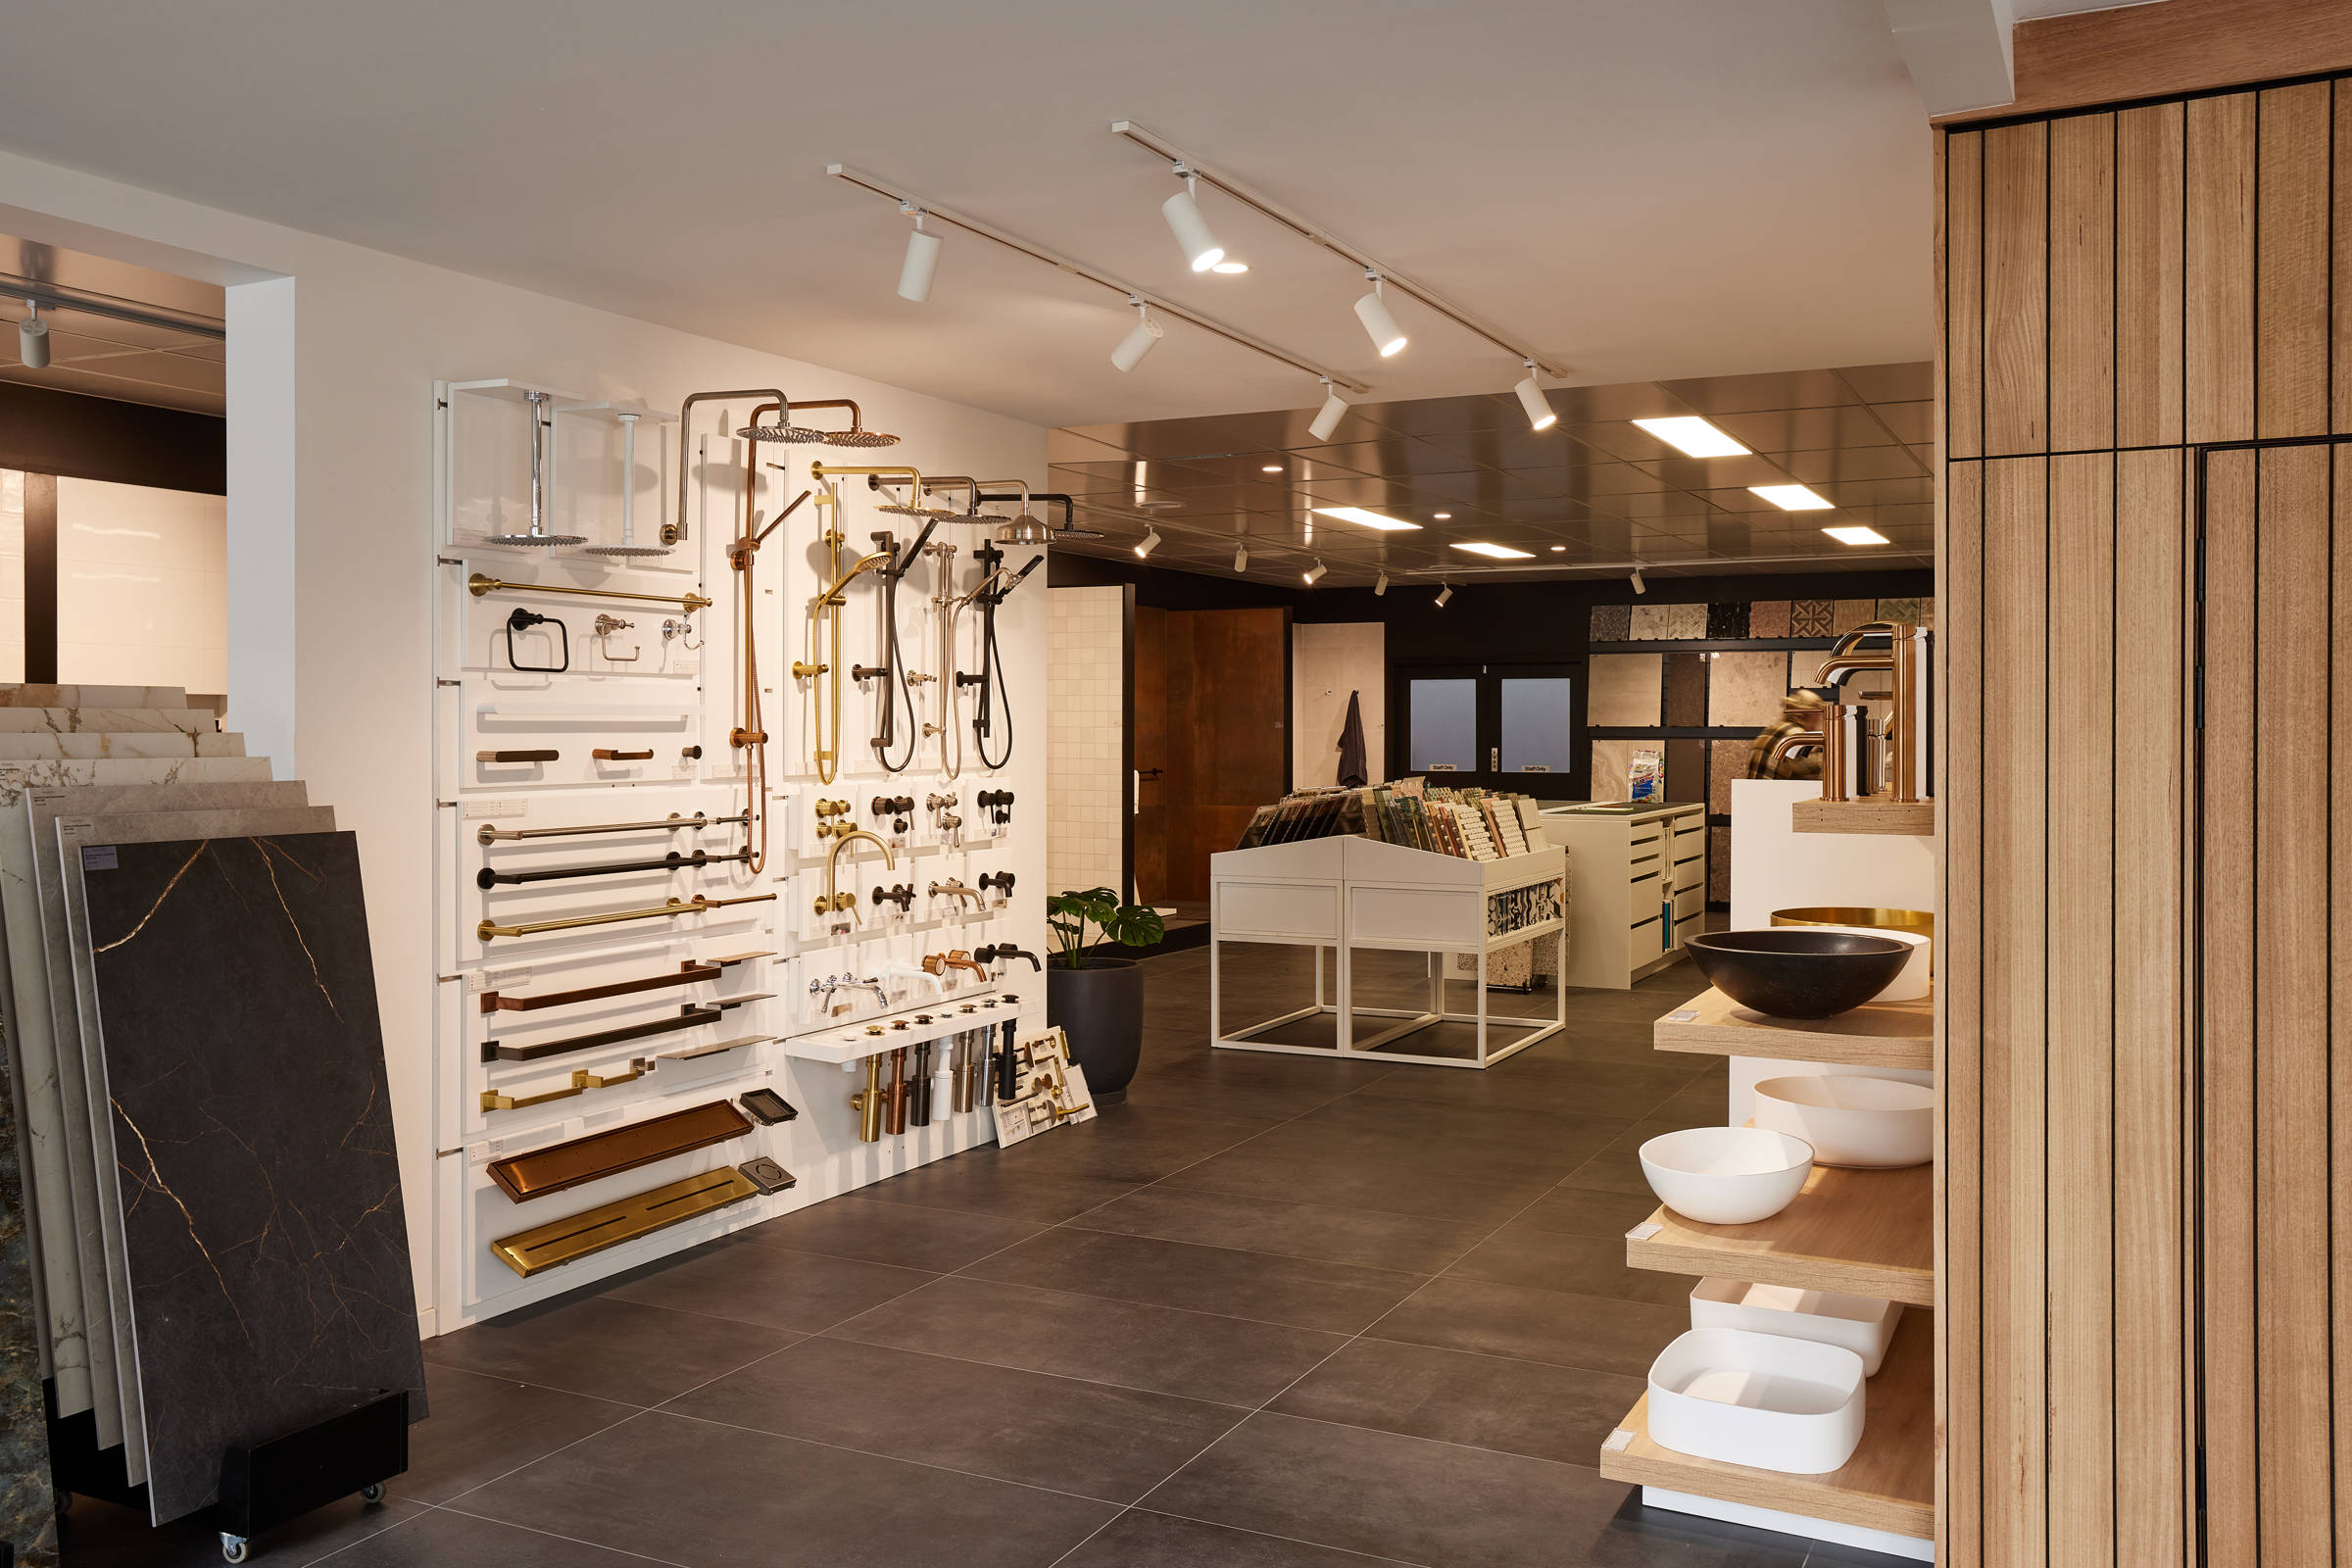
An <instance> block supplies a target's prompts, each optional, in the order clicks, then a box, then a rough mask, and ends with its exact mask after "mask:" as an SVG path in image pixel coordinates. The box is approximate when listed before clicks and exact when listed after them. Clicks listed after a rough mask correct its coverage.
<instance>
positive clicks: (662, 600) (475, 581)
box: [466, 571, 711, 615]
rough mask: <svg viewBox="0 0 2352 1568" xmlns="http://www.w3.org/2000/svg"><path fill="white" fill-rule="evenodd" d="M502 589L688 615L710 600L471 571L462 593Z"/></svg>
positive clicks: (705, 607)
mask: <svg viewBox="0 0 2352 1568" xmlns="http://www.w3.org/2000/svg"><path fill="white" fill-rule="evenodd" d="M502 588H508V589H513V590H514V591H515V592H517V593H526V594H572V595H575V596H577V597H579V598H581V599H632V600H635V601H637V602H639V603H640V604H648V605H677V606H679V607H680V608H682V609H683V610H684V611H685V612H686V613H688V614H689V615H691V614H693V613H695V612H696V611H698V610H708V609H710V608H711V601H710V600H708V599H705V598H704V597H703V596H702V595H701V594H633V593H623V592H622V591H621V590H620V589H618V588H568V587H565V586H564V584H562V583H553V582H508V581H507V580H506V579H505V578H503V577H489V576H485V575H483V574H482V573H481V572H478V571H477V572H475V573H474V574H473V575H472V576H470V577H468V578H466V592H468V593H470V594H472V595H473V597H474V598H476V599H479V598H481V597H482V595H484V594H492V593H497V592H498V591H499V590H500V589H502Z"/></svg>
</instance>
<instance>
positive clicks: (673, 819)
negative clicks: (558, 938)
mask: <svg viewBox="0 0 2352 1568" xmlns="http://www.w3.org/2000/svg"><path fill="white" fill-rule="evenodd" d="M750 820H751V813H750V812H749V811H746V812H744V813H742V814H741V815H739V816H705V815H704V814H703V813H702V812H700V811H697V812H695V813H694V814H693V815H692V816H680V815H678V814H677V813H676V812H674V811H673V812H671V813H670V814H669V815H668V816H665V817H662V816H658V817H655V818H654V819H653V820H652V821H650V822H597V823H594V824H592V825H590V826H587V827H491V826H490V825H489V824H487V823H484V824H483V826H482V830H481V831H480V832H478V833H476V834H474V836H473V837H474V842H475V843H477V844H496V843H497V842H498V841H499V840H501V839H560V838H572V837H575V836H584V835H586V834H590V833H645V832H650V831H652V830H653V829H655V828H662V827H694V828H702V827H727V826H730V825H735V824H746V823H749V822H750Z"/></svg>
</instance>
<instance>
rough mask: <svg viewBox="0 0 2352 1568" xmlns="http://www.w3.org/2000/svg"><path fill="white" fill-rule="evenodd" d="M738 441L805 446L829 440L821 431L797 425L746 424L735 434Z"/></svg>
mask: <svg viewBox="0 0 2352 1568" xmlns="http://www.w3.org/2000/svg"><path fill="white" fill-rule="evenodd" d="M735 438H736V439H737V440H739V441H785V442H794V443H798V444H800V445H803V446H806V445H808V444H809V443H810V442H816V441H824V440H827V439H829V437H827V436H826V434H825V432H824V431H822V430H811V429H809V428H808V427H807V426H805V425H798V424H747V425H745V426H744V427H743V428H742V429H740V430H738V431H736V432H735Z"/></svg>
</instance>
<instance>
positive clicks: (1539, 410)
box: [1511, 360, 1560, 430]
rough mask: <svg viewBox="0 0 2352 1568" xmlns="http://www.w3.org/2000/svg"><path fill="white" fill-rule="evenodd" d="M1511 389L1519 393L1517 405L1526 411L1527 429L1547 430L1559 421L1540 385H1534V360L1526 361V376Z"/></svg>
mask: <svg viewBox="0 0 2352 1568" xmlns="http://www.w3.org/2000/svg"><path fill="white" fill-rule="evenodd" d="M1511 390H1512V391H1514V392H1516V393H1518V394H1519V406H1520V407H1521V408H1523V409H1525V410H1526V411H1527V425H1528V428H1529V429H1531V430H1548V429H1550V428H1551V427H1552V426H1553V425H1555V424H1557V423H1559V422H1560V416H1559V414H1558V412H1557V411H1555V410H1554V409H1553V408H1552V406H1551V400H1550V399H1549V398H1546V397H1545V396H1544V389H1543V388H1542V387H1540V386H1538V385H1536V362H1535V361H1533V360H1530V361H1528V362H1527V374H1526V376H1525V377H1524V378H1523V379H1521V381H1520V382H1519V384H1518V385H1517V386H1514V387H1512V388H1511Z"/></svg>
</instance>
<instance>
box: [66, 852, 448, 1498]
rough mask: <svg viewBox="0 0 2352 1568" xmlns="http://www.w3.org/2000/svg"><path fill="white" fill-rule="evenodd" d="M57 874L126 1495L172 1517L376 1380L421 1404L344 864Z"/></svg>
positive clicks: (140, 863)
mask: <svg viewBox="0 0 2352 1568" xmlns="http://www.w3.org/2000/svg"><path fill="white" fill-rule="evenodd" d="M79 874H80V876H81V878H82V881H83V885H84V888H85V890H86V892H87V896H88V911H89V922H90V935H91V949H92V952H93V954H94V956H95V959H96V969H97V976H96V978H97V992H98V998H97V1000H98V1012H99V1018H100V1024H101V1027H102V1029H103V1032H104V1045H103V1050H104V1056H105V1062H106V1071H107V1091H108V1094H109V1096H110V1097H111V1099H112V1101H113V1103H114V1106H115V1148H116V1152H117V1153H118V1155H119V1157H120V1160H121V1171H122V1177H123V1186H124V1189H125V1194H126V1201H125V1203H124V1205H123V1224H124V1235H125V1241H126V1244H127V1245H126V1250H127V1253H128V1257H129V1263H130V1290H131V1304H132V1317H133V1321H134V1324H135V1326H136V1330H137V1337H138V1352H139V1374H140V1394H141V1398H142V1401H143V1404H144V1406H145V1413H146V1417H147V1441H148V1495H149V1501H150V1505H151V1508H152V1511H153V1513H154V1515H155V1517H156V1518H157V1519H159V1520H163V1519H172V1518H176V1517H178V1516H180V1515H183V1514H186V1513H189V1512H191V1511H193V1510H195V1509H197V1508H201V1507H203V1506H204V1505H205V1504H206V1503H208V1502H210V1501H211V1500H212V1499H213V1498H214V1496H215V1495H216V1494H217V1492H218V1488H219V1484H220V1478H221V1451H222V1449H223V1447H224V1446H227V1445H230V1444H235V1443H252V1442H258V1441H260V1440H263V1439H268V1438H276V1437H281V1436H284V1435H286V1434H288V1433H292V1432H296V1431H299V1430H301V1429H302V1428H303V1427H305V1426H308V1425H310V1424H311V1423H313V1422H316V1421H319V1420H321V1419H323V1418H325V1417H327V1416H330V1415H335V1414H338V1413H340V1412H342V1411H343V1410H346V1409H348V1408H350V1407H352V1406H353V1405H356V1404H359V1403H361V1402H364V1401H365V1400H367V1399H369V1398H372V1397H376V1396H377V1395H378V1394H379V1393H382V1392H387V1391H390V1390H394V1389H406V1390H408V1391H410V1393H411V1396H412V1398H413V1399H414V1400H415V1401H416V1403H415V1406H414V1407H415V1408H416V1409H417V1411H418V1412H419V1413H421V1410H422V1400H423V1394H424V1366H423V1359H422V1356H421V1355H420V1353H419V1349H418V1346H417V1311H416V1304H415V1303H416V1299H417V1290H416V1282H415V1279H414V1276H413V1275H412V1272H411V1270H410V1266H409V1248H408V1225H407V1221H406V1219H405V1218H404V1216H403V1212H402V1206H401V1191H400V1167H399V1162H398V1160H397V1158H396V1157H395V1152H394V1149H393V1142H392V1116H391V1106H390V1103H389V1101H390V1096H389V1093H388V1091H387V1087H386V1083H385V1076H384V1048H383V1036H382V1030H381V1025H380V1022H379V1019H378V1015H377V1011H376V1002H375V973H374V967H373V964H372V962H371V960H370V957H369V954H368V923H367V909H366V906H365V904H364V902H363V899H362V895H361V888H360V862H359V853H358V848H357V842H356V840H355V838H354V836H353V835H352V834H350V833H314V834H298V835H291V836H281V837H256V838H243V839H199V840H196V841H194V842H186V841H182V842H177V843H157V844H123V845H121V846H117V847H114V853H113V855H112V856H111V857H107V856H104V855H103V854H101V853H100V852H98V851H96V850H93V851H92V852H91V853H90V854H89V855H86V856H84V857H83V859H82V865H81V866H80V868H79ZM286 1171H300V1172H304V1173H305V1178H306V1179H305V1180H304V1181H303V1182H302V1183H300V1184H299V1185H295V1184H281V1183H280V1182H279V1181H278V1180H276V1179H275V1174H274V1173H282V1172H286ZM130 1195H136V1197H135V1198H134V1197H131V1196H130ZM140 1200H144V1201H140ZM166 1200H169V1201H166Z"/></svg>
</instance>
